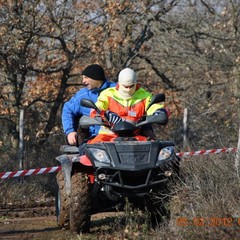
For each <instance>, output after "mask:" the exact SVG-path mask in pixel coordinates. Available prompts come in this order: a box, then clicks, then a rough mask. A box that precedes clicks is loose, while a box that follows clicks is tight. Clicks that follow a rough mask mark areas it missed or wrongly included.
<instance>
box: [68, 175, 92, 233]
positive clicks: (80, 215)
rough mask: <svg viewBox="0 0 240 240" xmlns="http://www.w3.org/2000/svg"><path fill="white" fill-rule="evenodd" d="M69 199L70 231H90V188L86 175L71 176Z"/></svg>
mask: <svg viewBox="0 0 240 240" xmlns="http://www.w3.org/2000/svg"><path fill="white" fill-rule="evenodd" d="M71 182H72V184H71V198H70V230H71V231H72V232H74V233H78V234H79V233H86V232H89V231H90V223H91V222H90V220H91V189H90V188H91V186H90V183H89V180H88V177H87V176H86V174H83V173H76V174H74V175H73V176H72V181H71Z"/></svg>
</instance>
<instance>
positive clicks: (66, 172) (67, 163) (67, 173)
mask: <svg viewBox="0 0 240 240" xmlns="http://www.w3.org/2000/svg"><path fill="white" fill-rule="evenodd" d="M72 158H73V157H72V156H68V155H66V154H63V155H60V156H58V157H56V160H57V161H59V162H60V163H61V166H62V171H63V176H64V185H65V191H66V194H67V195H68V196H70V193H71V172H72Z"/></svg>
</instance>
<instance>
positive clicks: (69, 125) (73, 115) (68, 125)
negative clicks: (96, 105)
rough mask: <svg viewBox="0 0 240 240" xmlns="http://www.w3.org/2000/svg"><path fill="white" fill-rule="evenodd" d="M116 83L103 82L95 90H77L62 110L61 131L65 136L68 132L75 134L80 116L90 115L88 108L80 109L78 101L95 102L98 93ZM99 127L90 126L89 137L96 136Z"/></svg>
mask: <svg viewBox="0 0 240 240" xmlns="http://www.w3.org/2000/svg"><path fill="white" fill-rule="evenodd" d="M115 85H116V83H114V82H109V81H105V82H104V84H103V85H102V86H101V87H100V88H97V89H92V90H89V89H88V88H82V89H81V90H79V91H78V92H77V93H76V94H75V95H74V96H73V97H72V98H71V99H70V100H69V101H67V102H65V104H64V106H63V109H62V125H63V131H64V133H65V134H66V135H68V134H69V133H70V132H76V131H77V128H78V122H79V119H80V117H81V116H83V115H87V116H89V115H90V111H91V109H90V108H86V107H82V106H81V105H80V101H81V99H83V98H87V99H91V100H92V101H94V102H96V101H97V98H98V95H99V94H100V92H101V91H102V90H104V89H106V88H109V87H114V86H115ZM99 128H100V127H99V126H91V127H90V129H89V131H90V135H91V136H95V135H97V134H98V131H99Z"/></svg>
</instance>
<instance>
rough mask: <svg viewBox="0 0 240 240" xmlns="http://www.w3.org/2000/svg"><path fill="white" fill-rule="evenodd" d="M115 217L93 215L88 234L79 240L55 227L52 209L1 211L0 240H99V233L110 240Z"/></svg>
mask: <svg viewBox="0 0 240 240" xmlns="http://www.w3.org/2000/svg"><path fill="white" fill-rule="evenodd" d="M115 217H116V213H104V214H96V215H93V216H92V226H91V231H90V233H89V234H85V235H84V236H81V238H80V236H78V235H74V234H72V233H71V232H70V231H67V230H63V229H61V228H59V227H58V226H57V223H56V217H55V209H54V207H49V206H47V207H34V208H13V207H12V208H8V209H1V210H0V240H14V239H21V240H28V239H34V240H46V239H47V240H55V239H57V240H66V239H71V240H77V239H78V240H79V239H81V240H85V239H97V238H98V239H99V233H100V232H101V234H103V235H104V236H105V237H106V238H105V237H104V239H110V236H109V223H110V222H113V221H114V218H115ZM107 236H109V238H108V237H107Z"/></svg>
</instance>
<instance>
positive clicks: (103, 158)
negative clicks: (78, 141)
mask: <svg viewBox="0 0 240 240" xmlns="http://www.w3.org/2000/svg"><path fill="white" fill-rule="evenodd" d="M89 150H90V151H91V153H92V155H93V157H94V158H95V159H96V160H98V161H99V162H103V163H110V159H109V157H108V155H107V153H106V152H105V151H104V150H101V149H97V148H89Z"/></svg>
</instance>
